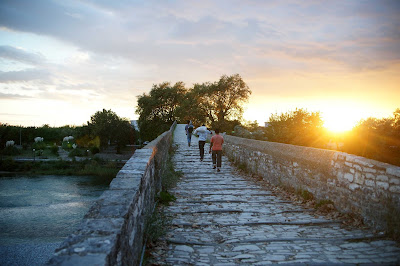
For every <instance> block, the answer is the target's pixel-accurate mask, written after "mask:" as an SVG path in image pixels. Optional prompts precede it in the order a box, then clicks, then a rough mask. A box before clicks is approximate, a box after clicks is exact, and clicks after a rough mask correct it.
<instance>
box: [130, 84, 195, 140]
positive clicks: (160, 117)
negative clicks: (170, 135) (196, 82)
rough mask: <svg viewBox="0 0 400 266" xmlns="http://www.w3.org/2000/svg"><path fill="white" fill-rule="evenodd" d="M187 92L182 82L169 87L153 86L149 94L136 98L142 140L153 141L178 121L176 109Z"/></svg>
mask: <svg viewBox="0 0 400 266" xmlns="http://www.w3.org/2000/svg"><path fill="white" fill-rule="evenodd" d="M186 92H187V90H186V88H185V84H184V83H183V82H177V83H175V85H174V86H171V85H170V83H169V82H164V83H161V84H158V85H153V88H152V89H151V91H150V93H149V94H145V93H144V94H143V95H140V96H138V97H137V98H138V100H137V108H136V113H137V114H138V115H139V121H138V125H139V129H140V135H141V137H142V138H144V139H143V140H152V139H155V138H156V137H157V136H158V135H160V134H161V133H162V132H164V131H166V130H168V129H169V127H170V126H171V125H172V123H173V122H174V121H175V120H176V119H178V116H177V108H178V106H179V104H180V103H181V102H182V101H183V99H184V96H185V94H186Z"/></svg>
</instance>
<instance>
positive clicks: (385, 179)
mask: <svg viewBox="0 0 400 266" xmlns="http://www.w3.org/2000/svg"><path fill="white" fill-rule="evenodd" d="M388 180H389V178H388V177H387V176H385V175H378V176H377V177H376V181H382V182H388Z"/></svg>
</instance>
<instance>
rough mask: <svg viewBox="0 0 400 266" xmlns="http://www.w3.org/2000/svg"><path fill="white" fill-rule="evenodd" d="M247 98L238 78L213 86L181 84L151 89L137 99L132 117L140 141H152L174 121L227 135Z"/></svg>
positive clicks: (246, 87) (247, 88)
mask: <svg viewBox="0 0 400 266" xmlns="http://www.w3.org/2000/svg"><path fill="white" fill-rule="evenodd" d="M250 94H251V91H250V89H249V87H248V86H247V85H246V83H245V82H244V81H243V80H242V78H241V77H240V75H239V74H235V75H232V76H226V75H224V76H222V77H221V78H220V79H219V81H217V82H206V83H202V84H195V85H194V87H193V88H185V85H184V83H183V82H177V83H175V85H173V86H171V84H170V83H169V82H164V83H161V84H159V85H154V86H153V88H152V89H151V91H150V93H149V94H143V95H140V96H138V101H137V102H138V105H137V108H136V113H137V114H138V115H139V128H140V134H141V139H142V140H152V139H154V138H156V137H157V136H158V135H160V134H161V133H162V132H164V131H166V130H168V129H169V127H170V126H171V125H172V123H173V122H174V121H175V120H177V121H179V122H180V123H186V121H187V120H192V121H193V123H194V124H195V125H201V124H203V123H204V124H207V125H208V126H209V127H211V128H217V127H218V128H220V130H221V131H222V132H223V131H228V132H231V131H232V130H233V128H234V127H235V126H236V125H239V124H240V122H239V120H240V119H241V117H242V114H243V107H242V103H244V102H246V101H247V100H248V98H249V96H250Z"/></svg>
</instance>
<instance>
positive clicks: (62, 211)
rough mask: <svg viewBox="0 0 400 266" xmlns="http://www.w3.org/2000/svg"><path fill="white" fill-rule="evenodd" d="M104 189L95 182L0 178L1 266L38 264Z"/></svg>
mask: <svg viewBox="0 0 400 266" xmlns="http://www.w3.org/2000/svg"><path fill="white" fill-rule="evenodd" d="M107 188H108V184H101V183H100V184H99V183H98V182H96V177H82V176H36V177H29V176H14V177H12V176H6V177H4V176H3V177H0V265H42V264H43V263H45V262H46V261H47V260H48V259H49V258H50V257H51V256H52V254H53V251H54V249H55V248H57V247H58V246H59V245H60V243H61V242H62V241H63V239H65V237H67V236H68V235H69V234H71V233H72V232H73V231H74V230H75V228H76V227H77V225H78V224H79V223H80V222H81V221H82V218H83V216H84V215H85V213H86V212H87V211H88V209H89V207H90V206H91V205H92V204H93V201H94V200H96V199H97V198H98V197H99V196H100V195H101V194H102V193H103V191H104V190H106V189H107Z"/></svg>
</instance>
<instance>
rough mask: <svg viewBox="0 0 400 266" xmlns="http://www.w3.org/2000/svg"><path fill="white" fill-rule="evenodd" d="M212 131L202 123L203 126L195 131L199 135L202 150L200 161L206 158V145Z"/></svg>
mask: <svg viewBox="0 0 400 266" xmlns="http://www.w3.org/2000/svg"><path fill="white" fill-rule="evenodd" d="M210 133H211V132H210V131H209V130H208V129H207V127H206V125H204V124H203V125H202V126H201V127H198V128H196V130H195V131H194V134H195V135H198V136H199V150H200V161H201V162H202V161H203V159H204V145H205V144H206V140H207V137H208V134H210Z"/></svg>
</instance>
